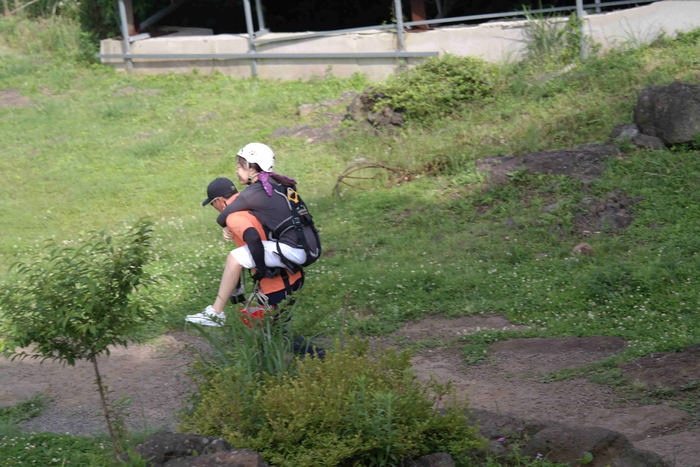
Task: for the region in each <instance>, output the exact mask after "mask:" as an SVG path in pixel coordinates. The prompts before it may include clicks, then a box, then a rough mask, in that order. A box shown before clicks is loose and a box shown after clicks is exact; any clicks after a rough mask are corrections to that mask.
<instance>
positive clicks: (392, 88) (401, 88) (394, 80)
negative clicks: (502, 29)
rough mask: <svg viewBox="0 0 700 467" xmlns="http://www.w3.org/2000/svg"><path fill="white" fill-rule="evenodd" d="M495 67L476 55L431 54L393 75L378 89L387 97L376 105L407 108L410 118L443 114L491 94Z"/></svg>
mask: <svg viewBox="0 0 700 467" xmlns="http://www.w3.org/2000/svg"><path fill="white" fill-rule="evenodd" d="M495 70H496V68H495V67H493V66H492V65H489V64H487V63H486V62H484V61H483V60H481V59H478V58H474V57H458V56H456V55H451V54H445V55H443V56H441V57H431V58H429V59H427V60H426V61H424V62H423V63H421V64H419V65H417V66H416V67H415V68H412V69H409V70H406V71H403V72H401V73H398V74H396V75H393V76H390V77H389V79H388V80H387V82H386V84H384V85H383V86H381V87H379V88H377V91H378V92H380V93H382V94H385V95H386V96H387V97H385V98H383V99H381V100H380V101H379V102H378V103H377V106H384V105H387V104H388V105H390V106H391V107H393V108H394V109H397V110H402V111H404V112H405V113H406V117H407V118H409V119H416V120H420V119H425V118H434V117H440V116H444V115H446V114H449V113H451V112H452V111H454V110H455V108H456V107H458V106H459V105H460V104H463V103H465V102H469V101H473V100H476V99H479V98H482V97H485V96H489V95H490V94H491V92H492V91H493V86H494V85H493V81H494V75H495Z"/></svg>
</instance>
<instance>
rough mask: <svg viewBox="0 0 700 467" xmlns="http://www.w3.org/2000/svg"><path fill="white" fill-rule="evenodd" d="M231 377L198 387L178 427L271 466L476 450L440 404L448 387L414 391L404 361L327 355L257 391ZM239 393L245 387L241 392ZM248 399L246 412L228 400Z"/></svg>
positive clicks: (452, 408) (355, 353) (360, 353)
mask: <svg viewBox="0 0 700 467" xmlns="http://www.w3.org/2000/svg"><path fill="white" fill-rule="evenodd" d="M238 376H239V375H237V374H236V371H234V370H230V371H228V372H224V373H217V374H216V375H215V376H214V377H213V378H211V379H209V380H203V381H202V380H200V382H199V391H200V395H199V404H198V405H197V407H196V408H195V410H194V411H193V413H191V414H190V415H187V416H185V417H184V422H183V426H182V428H183V429H185V430H188V431H194V432H197V433H203V434H208V435H215V436H222V437H223V438H225V439H226V440H227V441H229V442H230V443H231V444H233V445H234V446H236V447H240V448H248V449H254V450H256V451H259V452H261V453H262V455H263V457H264V458H265V460H266V461H267V462H269V463H271V464H272V465H276V466H283V467H286V466H289V467H291V466H299V465H316V466H319V467H321V466H328V467H331V466H354V465H363V466H387V465H400V464H401V462H402V461H403V460H405V459H407V458H412V457H418V456H421V455H425V454H430V453H433V452H439V451H441V452H449V453H452V454H462V453H465V452H467V451H471V450H474V449H478V448H481V447H483V446H484V441H483V440H481V439H480V438H479V437H478V428H475V427H468V426H467V425H466V423H465V421H466V420H465V408H466V403H460V402H457V401H456V400H455V399H454V398H452V399H450V400H449V401H446V402H447V403H446V404H445V405H446V406H447V407H446V409H445V410H444V411H442V413H439V412H438V411H437V410H436V409H435V404H436V403H437V402H439V401H440V400H444V399H447V396H449V395H450V394H452V393H453V392H452V390H451V387H450V385H449V384H448V385H441V384H438V383H436V382H434V381H433V382H430V383H428V384H426V385H423V384H421V383H419V382H418V381H417V380H416V378H415V376H414V375H413V372H412V370H411V363H410V360H409V355H408V354H407V353H405V352H402V353H397V352H395V351H393V350H391V349H389V350H386V351H382V352H381V353H379V352H374V351H370V350H369V346H368V345H367V343H366V342H364V341H363V342H353V343H351V344H350V345H349V346H347V347H345V348H340V347H339V346H336V349H335V351H334V352H332V353H330V354H329V355H327V356H326V359H325V360H320V359H314V358H307V359H305V360H300V361H298V363H297V373H296V374H294V375H290V374H287V375H284V376H266V377H265V378H263V380H262V382H261V384H260V386H259V387H258V390H257V391H255V392H253V391H251V389H252V386H253V385H254V383H253V382H251V381H245V380H242V379H241V378H239V377H238ZM246 386H247V387H246ZM241 389H244V390H245V392H246V393H247V394H248V395H251V394H252V403H251V404H247V403H246V402H244V401H241V400H240V398H238V397H235V396H234V395H235V394H237V393H239V392H240V390H241Z"/></svg>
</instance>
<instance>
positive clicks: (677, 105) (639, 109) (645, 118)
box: [634, 81, 700, 145]
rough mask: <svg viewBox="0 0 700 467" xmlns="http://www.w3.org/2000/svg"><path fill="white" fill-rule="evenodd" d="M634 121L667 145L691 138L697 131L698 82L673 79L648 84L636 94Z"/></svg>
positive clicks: (699, 120)
mask: <svg viewBox="0 0 700 467" xmlns="http://www.w3.org/2000/svg"><path fill="white" fill-rule="evenodd" d="M634 122H635V123H636V124H637V127H639V130H640V131H641V132H642V133H644V134H645V135H649V136H656V137H658V138H660V139H661V141H663V142H664V143H665V144H667V145H671V144H679V143H688V142H690V141H692V140H693V137H694V136H695V135H697V134H698V133H700V85H697V84H688V83H682V82H680V81H676V82H674V83H671V84H669V85H667V86H656V85H653V84H652V85H651V86H647V87H646V88H644V89H642V90H641V91H640V92H639V95H638V96H637V106H636V107H635V108H634Z"/></svg>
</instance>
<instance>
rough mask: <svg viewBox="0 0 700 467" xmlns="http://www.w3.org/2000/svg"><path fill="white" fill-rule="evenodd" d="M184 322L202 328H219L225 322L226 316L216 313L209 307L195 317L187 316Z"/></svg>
mask: <svg viewBox="0 0 700 467" xmlns="http://www.w3.org/2000/svg"><path fill="white" fill-rule="evenodd" d="M185 321H187V322H190V323H197V324H201V325H202V326H221V325H222V324H224V323H225V322H226V314H225V313H223V312H221V313H217V312H216V310H214V307H213V306H211V305H209V306H208V307H206V308H205V309H204V311H203V312H201V313H197V314H196V315H187V318H185Z"/></svg>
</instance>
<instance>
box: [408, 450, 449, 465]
mask: <svg viewBox="0 0 700 467" xmlns="http://www.w3.org/2000/svg"><path fill="white" fill-rule="evenodd" d="M403 467H455V461H454V459H452V456H451V455H449V454H447V453H446V452H436V453H435V454H428V455H427V456H423V457H420V458H418V459H413V460H410V461H408V462H406V463H404V465H403Z"/></svg>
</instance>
